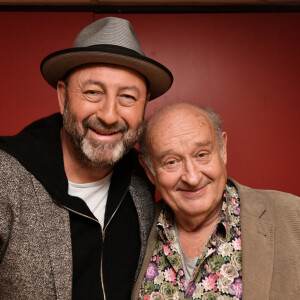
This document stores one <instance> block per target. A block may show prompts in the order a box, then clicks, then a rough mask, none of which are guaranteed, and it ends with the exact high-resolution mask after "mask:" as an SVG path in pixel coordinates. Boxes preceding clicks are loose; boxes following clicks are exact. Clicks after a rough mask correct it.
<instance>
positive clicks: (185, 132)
mask: <svg viewBox="0 0 300 300" xmlns="http://www.w3.org/2000/svg"><path fill="white" fill-rule="evenodd" d="M146 136H147V145H148V147H150V148H151V147H154V146H156V147H160V146H162V145H163V144H165V143H166V142H169V143H171V142H172V139H174V140H175V139H176V140H180V139H182V140H184V138H185V136H194V137H196V138H197V139H199V141H202V142H210V143H214V142H215V140H216V136H215V132H214V128H213V124H212V123H211V121H210V120H209V119H208V117H207V116H206V114H205V113H204V112H203V111H202V110H201V109H200V108H194V107H191V108H190V107H184V108H179V109H178V108H177V109H176V108H175V109H171V110H169V111H162V112H159V113H158V114H156V115H154V116H153V117H152V119H150V121H149V122H148V124H147V135H146Z"/></svg>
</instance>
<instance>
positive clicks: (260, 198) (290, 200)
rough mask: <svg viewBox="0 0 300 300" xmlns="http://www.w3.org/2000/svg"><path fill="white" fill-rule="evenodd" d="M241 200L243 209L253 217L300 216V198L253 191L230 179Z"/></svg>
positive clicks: (271, 191)
mask: <svg viewBox="0 0 300 300" xmlns="http://www.w3.org/2000/svg"><path fill="white" fill-rule="evenodd" d="M230 181H231V182H232V183H233V184H234V185H235V186H236V188H237V190H238V194H239V197H240V199H241V209H242V210H243V209H244V210H245V211H246V212H247V213H250V214H252V215H259V214H262V213H264V212H265V214H266V216H269V217H270V218H276V217H288V218H291V217H295V218H297V219H298V218H299V215H300V197H298V196H295V195H292V194H289V193H285V192H281V191H275V190H261V189H252V188H250V187H247V186H244V185H241V184H239V183H238V182H236V181H235V180H232V179H230Z"/></svg>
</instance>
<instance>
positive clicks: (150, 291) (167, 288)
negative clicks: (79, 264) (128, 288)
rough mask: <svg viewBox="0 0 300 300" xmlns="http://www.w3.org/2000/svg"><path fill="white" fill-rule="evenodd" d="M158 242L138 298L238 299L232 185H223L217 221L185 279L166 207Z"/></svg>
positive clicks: (237, 224) (237, 221)
mask: <svg viewBox="0 0 300 300" xmlns="http://www.w3.org/2000/svg"><path fill="white" fill-rule="evenodd" d="M157 229H158V236H159V238H158V241H157V243H156V247H155V250H154V252H153V255H152V258H151V261H150V263H149V265H148V268H147V271H146V275H145V278H144V280H143V283H142V286H141V288H140V291H139V298H138V299H140V300H154V299H155V300H172V299H174V300H175V299H176V300H180V299H191V300H192V299H193V300H198V299H207V300H208V299H209V300H212V299H218V300H227V299H235V300H238V299H241V298H242V248H241V224H240V200H239V197H238V193H237V190H236V188H235V187H231V186H228V185H226V189H225V191H224V194H223V204H222V211H221V215H220V221H219V223H218V225H217V226H216V229H215V231H214V232H213V234H212V235H211V237H210V239H209V241H208V242H207V244H206V246H205V247H204V249H203V251H202V253H201V255H200V256H199V258H198V261H197V263H196V267H195V271H194V274H193V275H192V277H191V280H190V282H189V283H188V282H186V278H185V275H184V271H183V265H182V259H181V256H180V254H179V253H180V252H179V247H180V246H179V243H178V241H177V237H176V233H175V229H174V217H173V213H172V212H171V210H170V209H169V208H168V206H165V208H164V209H163V210H162V211H161V213H160V216H159V219H158V222H157Z"/></svg>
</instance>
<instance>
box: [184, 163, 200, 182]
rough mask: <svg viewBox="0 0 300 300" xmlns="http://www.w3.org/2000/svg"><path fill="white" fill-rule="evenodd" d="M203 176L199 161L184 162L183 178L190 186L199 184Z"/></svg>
mask: <svg viewBox="0 0 300 300" xmlns="http://www.w3.org/2000/svg"><path fill="white" fill-rule="evenodd" d="M200 178H201V168H200V166H199V164H198V163H197V162H194V161H192V160H189V161H186V162H185V164H184V170H183V174H182V176H181V180H182V181H184V182H185V183H187V184H189V185H190V186H196V185H198V184H199V181H200Z"/></svg>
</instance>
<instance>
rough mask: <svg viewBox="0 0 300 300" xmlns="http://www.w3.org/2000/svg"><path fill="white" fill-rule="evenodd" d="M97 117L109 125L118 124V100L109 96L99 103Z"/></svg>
mask: <svg viewBox="0 0 300 300" xmlns="http://www.w3.org/2000/svg"><path fill="white" fill-rule="evenodd" d="M96 116H97V118H98V119H100V120H102V121H103V122H104V123H106V124H107V125H112V124H115V123H117V122H118V118H119V116H118V107H117V101H116V99H115V98H114V97H113V96H107V97H106V98H105V99H103V100H102V101H101V102H100V103H99V107H98V110H97V113H96Z"/></svg>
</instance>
